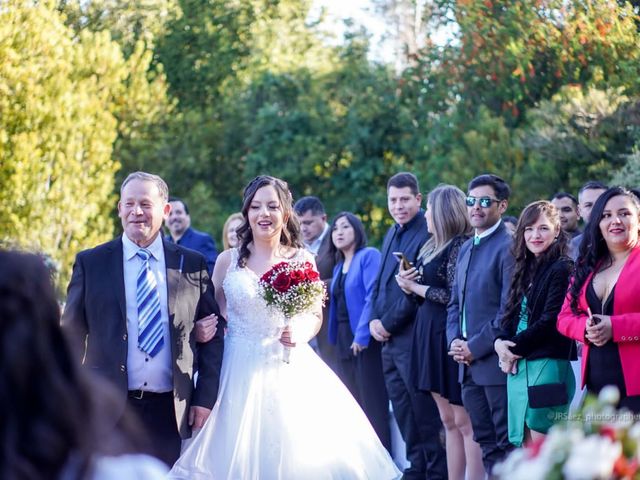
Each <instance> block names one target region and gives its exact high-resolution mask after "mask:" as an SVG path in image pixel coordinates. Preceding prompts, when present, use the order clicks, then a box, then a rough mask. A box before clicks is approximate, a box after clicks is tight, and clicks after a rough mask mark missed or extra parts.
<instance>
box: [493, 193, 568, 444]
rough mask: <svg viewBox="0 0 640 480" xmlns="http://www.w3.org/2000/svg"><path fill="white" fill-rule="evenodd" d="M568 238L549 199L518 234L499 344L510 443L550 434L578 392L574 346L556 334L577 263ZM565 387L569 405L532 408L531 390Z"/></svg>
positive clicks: (529, 212)
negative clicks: (555, 385)
mask: <svg viewBox="0 0 640 480" xmlns="http://www.w3.org/2000/svg"><path fill="white" fill-rule="evenodd" d="M567 248H568V247H567V237H566V234H565V233H564V232H562V230H561V229H560V218H559V214H558V210H557V209H556V208H555V207H554V206H553V205H552V204H551V203H550V202H547V201H538V202H534V203H531V204H530V205H528V206H527V207H526V208H525V209H524V210H523V212H522V214H521V215H520V219H519V220H518V225H517V227H516V233H515V236H514V246H513V250H514V255H515V259H516V263H515V267H514V274H513V280H512V283H511V288H510V289H509V297H508V300H507V304H506V307H505V311H504V315H503V316H502V320H501V326H502V332H501V335H500V336H499V337H498V338H497V339H496V341H495V343H494V346H495V350H496V353H497V354H498V358H499V364H500V367H501V368H502V371H503V372H505V373H507V374H508V378H507V401H508V418H509V441H510V442H511V443H513V444H514V445H516V446H518V447H519V446H521V445H522V443H523V442H524V441H525V440H528V439H536V438H537V437H539V436H543V435H545V434H546V433H547V432H548V430H549V428H551V426H552V425H553V424H554V422H555V421H558V420H562V419H564V418H566V417H567V414H568V411H569V401H570V399H571V398H573V393H574V391H575V377H574V375H573V371H572V370H571V365H570V360H571V359H575V358H576V354H575V347H574V342H573V341H571V340H570V339H568V338H566V337H564V336H563V335H561V334H560V333H559V332H558V331H557V330H556V320H557V317H558V313H559V312H560V309H561V307H562V303H563V301H564V297H565V295H566V291H567V287H568V285H569V278H570V276H571V271H572V268H573V263H572V261H571V259H570V258H569V257H567V255H566V254H567ZM551 383H562V384H564V385H565V388H566V391H567V399H568V400H567V402H566V403H563V404H560V405H553V406H549V407H542V408H533V407H532V406H531V405H530V404H529V396H528V387H530V386H534V385H546V384H551Z"/></svg>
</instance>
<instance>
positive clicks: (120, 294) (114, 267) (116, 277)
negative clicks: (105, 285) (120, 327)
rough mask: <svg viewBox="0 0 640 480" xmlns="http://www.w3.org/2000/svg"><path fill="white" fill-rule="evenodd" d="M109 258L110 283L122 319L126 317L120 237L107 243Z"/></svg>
mask: <svg viewBox="0 0 640 480" xmlns="http://www.w3.org/2000/svg"><path fill="white" fill-rule="evenodd" d="M109 250H110V257H111V258H110V259H109V260H108V266H107V268H108V269H109V272H110V276H111V285H115V286H116V288H115V289H114V293H115V295H116V299H117V300H118V305H119V306H120V313H121V315H122V320H123V321H124V320H125V319H126V318H127V300H126V298H125V293H124V266H123V265H124V264H123V253H122V238H117V239H115V240H114V241H113V242H111V244H110V245H109Z"/></svg>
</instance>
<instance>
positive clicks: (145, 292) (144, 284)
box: [136, 248, 164, 357]
mask: <svg viewBox="0 0 640 480" xmlns="http://www.w3.org/2000/svg"><path fill="white" fill-rule="evenodd" d="M136 255H138V256H139V257H140V258H141V259H142V268H140V272H139V273H138V279H137V292H136V303H137V304H138V348H139V349H140V350H142V351H143V352H145V353H146V354H148V355H149V356H150V357H153V356H155V355H156V354H157V353H158V352H159V351H160V350H161V349H162V347H163V345H164V338H163V337H164V336H163V331H162V322H161V321H160V295H158V284H157V282H156V277H155V276H154V275H153V272H152V271H151V267H150V266H149V258H150V257H151V252H149V250H147V249H144V248H141V249H140V250H138V252H137V253H136Z"/></svg>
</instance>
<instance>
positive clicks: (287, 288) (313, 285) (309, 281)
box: [259, 262, 326, 363]
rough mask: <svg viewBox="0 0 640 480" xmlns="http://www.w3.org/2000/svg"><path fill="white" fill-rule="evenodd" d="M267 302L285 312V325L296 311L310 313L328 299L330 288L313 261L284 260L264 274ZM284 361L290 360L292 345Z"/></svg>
mask: <svg viewBox="0 0 640 480" xmlns="http://www.w3.org/2000/svg"><path fill="white" fill-rule="evenodd" d="M259 285H260V288H261V291H262V297H263V298H264V300H265V302H266V303H267V305H269V306H271V307H274V308H277V309H278V310H280V311H281V312H282V313H283V314H284V318H285V327H286V326H287V325H289V323H290V321H291V318H292V317H293V316H294V315H298V314H301V313H306V312H308V311H310V310H312V308H313V307H316V306H319V305H320V304H322V303H323V302H324V299H325V296H326V292H325V286H324V283H323V282H322V280H320V275H319V274H318V272H317V271H316V270H315V268H314V266H313V264H312V263H310V262H280V263H277V264H275V265H274V266H273V267H271V269H269V270H268V271H267V272H265V273H264V274H263V275H262V277H260V281H259ZM284 357H285V358H284V361H285V362H287V363H289V349H288V348H285V353H284Z"/></svg>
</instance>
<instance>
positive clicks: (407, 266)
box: [391, 252, 413, 270]
mask: <svg viewBox="0 0 640 480" xmlns="http://www.w3.org/2000/svg"><path fill="white" fill-rule="evenodd" d="M391 253H392V254H393V255H394V256H395V257H396V258H397V259H398V262H400V263H402V268H403V269H404V270H409V269H410V268H411V267H413V265H412V264H411V262H410V261H409V259H408V258H407V257H405V256H404V253H402V252H391Z"/></svg>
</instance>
